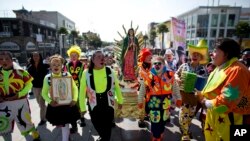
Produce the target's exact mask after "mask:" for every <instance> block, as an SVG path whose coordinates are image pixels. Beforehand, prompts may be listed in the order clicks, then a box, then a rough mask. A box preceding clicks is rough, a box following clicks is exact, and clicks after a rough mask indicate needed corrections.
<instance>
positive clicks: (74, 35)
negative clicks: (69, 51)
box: [70, 30, 79, 45]
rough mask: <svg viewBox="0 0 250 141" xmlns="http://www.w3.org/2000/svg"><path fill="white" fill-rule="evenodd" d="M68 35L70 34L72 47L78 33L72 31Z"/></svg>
mask: <svg viewBox="0 0 250 141" xmlns="http://www.w3.org/2000/svg"><path fill="white" fill-rule="evenodd" d="M70 34H71V36H72V43H73V45H74V44H75V39H76V38H77V37H78V34H79V32H78V31H76V30H72V31H71V32H70Z"/></svg>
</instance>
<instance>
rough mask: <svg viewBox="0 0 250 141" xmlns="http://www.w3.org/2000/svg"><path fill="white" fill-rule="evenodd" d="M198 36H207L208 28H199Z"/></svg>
mask: <svg viewBox="0 0 250 141" xmlns="http://www.w3.org/2000/svg"><path fill="white" fill-rule="evenodd" d="M196 37H207V29H206V28H201V29H197V35H196Z"/></svg>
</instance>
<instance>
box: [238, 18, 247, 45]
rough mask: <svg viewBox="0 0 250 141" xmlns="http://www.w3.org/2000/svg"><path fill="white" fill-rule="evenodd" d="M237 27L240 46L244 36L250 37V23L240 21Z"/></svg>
mask: <svg viewBox="0 0 250 141" xmlns="http://www.w3.org/2000/svg"><path fill="white" fill-rule="evenodd" d="M235 28H236V35H237V37H238V38H239V44H240V47H241V44H242V38H248V37H249V33H250V25H249V23H248V22H244V21H240V22H239V23H238V24H237V25H236V27H235Z"/></svg>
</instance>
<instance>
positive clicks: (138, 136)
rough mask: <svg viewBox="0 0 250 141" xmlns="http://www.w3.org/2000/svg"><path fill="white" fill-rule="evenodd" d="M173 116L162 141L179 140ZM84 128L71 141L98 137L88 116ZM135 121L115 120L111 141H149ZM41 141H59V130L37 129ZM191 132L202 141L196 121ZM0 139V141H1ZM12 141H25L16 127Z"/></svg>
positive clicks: (36, 116) (34, 115) (33, 110)
mask: <svg viewBox="0 0 250 141" xmlns="http://www.w3.org/2000/svg"><path fill="white" fill-rule="evenodd" d="M29 102H30V107H31V114H32V121H33V122H34V123H35V125H36V126H37V124H38V123H39V121H40V118H39V107H38V104H37V102H36V100H35V99H34V98H33V96H31V97H30V99H29ZM175 112H176V113H175V115H174V116H173V117H172V122H171V123H168V124H167V125H166V130H165V133H164V135H165V136H164V141H179V140H180V138H181V133H180V130H179V128H178V113H177V111H175ZM85 118H86V126H85V127H84V128H81V127H80V126H79V125H78V133H76V134H71V135H70V137H71V140H72V141H96V139H97V138H98V137H99V136H98V134H97V132H96V130H95V129H94V127H93V125H92V123H91V121H90V117H89V114H86V115H85ZM137 121H138V120H136V119H129V118H120V119H116V125H117V126H116V127H114V128H113V130H112V137H111V141H150V137H151V135H150V132H149V130H148V129H147V128H139V127H138V124H137ZM148 125H149V123H148ZM37 129H38V131H39V133H40V136H41V140H42V141H61V130H60V128H56V127H54V126H52V125H50V124H49V123H47V125H43V126H38V127H37ZM191 131H192V133H193V137H194V139H192V140H193V141H204V136H203V135H202V132H201V127H200V122H199V121H198V120H196V119H194V120H193V124H192V125H191ZM2 140H3V139H2V137H0V141H2ZM12 140H13V141H26V139H25V138H24V137H23V136H21V134H20V132H19V130H18V129H17V126H15V127H14V132H13V134H12ZM27 141H32V137H31V136H28V137H27Z"/></svg>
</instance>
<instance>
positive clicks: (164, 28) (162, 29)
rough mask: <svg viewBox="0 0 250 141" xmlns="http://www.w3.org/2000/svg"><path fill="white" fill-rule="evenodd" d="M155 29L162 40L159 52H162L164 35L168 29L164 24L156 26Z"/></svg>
mask: <svg viewBox="0 0 250 141" xmlns="http://www.w3.org/2000/svg"><path fill="white" fill-rule="evenodd" d="M157 28H158V33H161V35H162V36H161V38H162V40H161V50H162V49H163V47H164V33H166V32H168V28H167V26H166V24H164V23H162V24H160V25H158V26H157Z"/></svg>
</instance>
